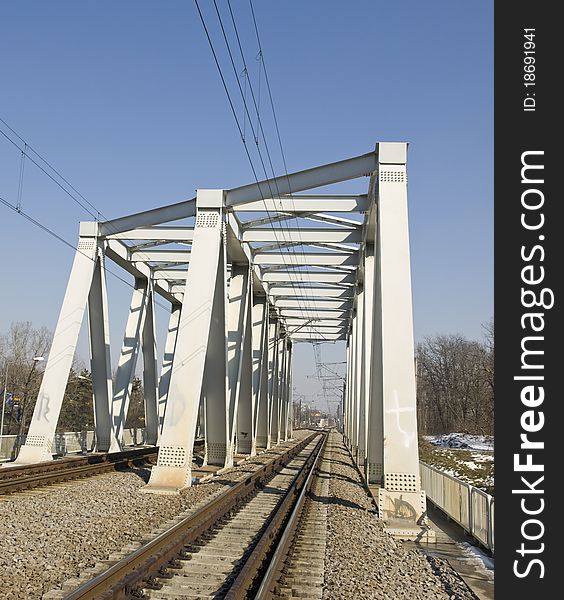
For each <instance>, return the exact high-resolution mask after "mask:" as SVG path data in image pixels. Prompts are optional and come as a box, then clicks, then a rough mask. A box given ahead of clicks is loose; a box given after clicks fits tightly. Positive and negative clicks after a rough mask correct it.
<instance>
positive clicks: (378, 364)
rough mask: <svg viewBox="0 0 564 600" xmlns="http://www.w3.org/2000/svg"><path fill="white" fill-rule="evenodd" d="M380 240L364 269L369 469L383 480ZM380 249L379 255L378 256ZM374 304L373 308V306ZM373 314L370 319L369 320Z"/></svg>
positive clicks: (372, 478)
mask: <svg viewBox="0 0 564 600" xmlns="http://www.w3.org/2000/svg"><path fill="white" fill-rule="evenodd" d="M378 247H379V240H377V241H376V244H374V245H372V244H367V245H366V262H365V271H364V284H365V290H364V292H365V297H364V299H365V308H366V316H367V323H366V335H367V341H366V352H367V356H366V376H367V383H366V385H367V403H368V413H367V425H368V431H367V447H366V452H367V457H366V463H367V473H366V478H367V481H368V483H380V482H381V481H382V474H383V454H384V431H383V424H382V412H383V399H382V392H383V388H382V385H383V383H382V318H381V312H382V309H381V299H380V287H379V281H380V273H379V270H378V265H379V249H378ZM375 253H376V256H375ZM370 306H371V308H370ZM368 315H370V322H368Z"/></svg>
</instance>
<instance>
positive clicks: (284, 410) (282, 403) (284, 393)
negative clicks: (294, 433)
mask: <svg viewBox="0 0 564 600" xmlns="http://www.w3.org/2000/svg"><path fill="white" fill-rule="evenodd" d="M287 361H288V344H287V340H286V338H284V339H283V340H282V359H281V361H280V362H281V368H280V383H279V385H278V390H279V391H278V398H279V399H278V406H279V411H280V441H281V442H285V441H286V435H287V429H286V421H287V419H288V407H287V405H286V402H287V400H288V379H287V376H286V375H287V372H286V368H287V366H286V365H287Z"/></svg>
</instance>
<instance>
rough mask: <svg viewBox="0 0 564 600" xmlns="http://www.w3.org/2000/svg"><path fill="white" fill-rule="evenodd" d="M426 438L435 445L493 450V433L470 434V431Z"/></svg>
mask: <svg viewBox="0 0 564 600" xmlns="http://www.w3.org/2000/svg"><path fill="white" fill-rule="evenodd" d="M425 439H426V440H428V441H429V442H431V444H434V445H435V446H443V447H446V448H460V449H462V450H481V451H485V452H493V449H494V438H493V436H491V435H470V434H468V433H446V434H443V435H427V436H425Z"/></svg>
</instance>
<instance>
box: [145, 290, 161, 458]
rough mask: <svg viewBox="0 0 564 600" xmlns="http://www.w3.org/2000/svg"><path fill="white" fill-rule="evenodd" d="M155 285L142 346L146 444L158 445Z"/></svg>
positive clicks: (148, 301) (148, 303)
mask: <svg viewBox="0 0 564 600" xmlns="http://www.w3.org/2000/svg"><path fill="white" fill-rule="evenodd" d="M154 300H155V298H154V290H153V283H152V282H151V281H149V297H148V299H147V311H146V315H145V319H144V323H143V330H142V336H141V345H142V351H143V395H144V398H145V443H146V444H148V445H151V446H155V445H156V444H157V438H158V435H159V413H158V406H157V403H158V397H159V395H158V380H157V340H156V337H155V307H154Z"/></svg>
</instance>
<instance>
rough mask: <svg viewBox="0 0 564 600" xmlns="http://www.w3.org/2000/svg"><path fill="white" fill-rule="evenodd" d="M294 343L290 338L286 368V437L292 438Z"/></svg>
mask: <svg viewBox="0 0 564 600" xmlns="http://www.w3.org/2000/svg"><path fill="white" fill-rule="evenodd" d="M293 348H294V346H293V344H292V342H291V341H290V340H288V362H287V370H286V378H287V380H288V387H287V390H288V391H287V393H288V399H287V401H286V405H287V407H288V408H287V414H288V418H287V421H286V423H287V429H286V439H287V440H291V439H292V438H293V436H294V427H293V426H294V393H293V391H294V390H293V387H292V376H293V373H292V356H293Z"/></svg>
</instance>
